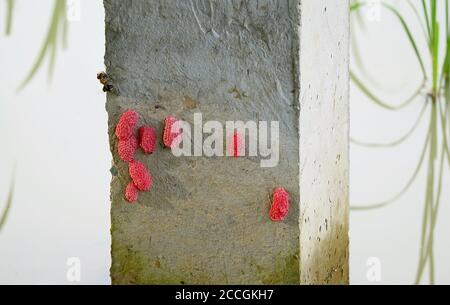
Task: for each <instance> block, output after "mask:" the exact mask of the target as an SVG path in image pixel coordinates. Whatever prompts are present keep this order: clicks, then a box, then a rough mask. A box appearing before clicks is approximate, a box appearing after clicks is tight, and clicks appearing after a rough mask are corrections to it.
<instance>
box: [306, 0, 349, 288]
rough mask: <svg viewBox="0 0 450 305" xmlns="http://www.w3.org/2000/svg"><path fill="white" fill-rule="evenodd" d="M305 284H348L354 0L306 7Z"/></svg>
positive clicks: (329, 0) (321, 0) (331, 0)
mask: <svg viewBox="0 0 450 305" xmlns="http://www.w3.org/2000/svg"><path fill="white" fill-rule="evenodd" d="M301 11H302V18H301V27H300V37H301V40H300V45H301V48H300V67H301V69H300V88H301V90H300V108H301V111H300V118H299V122H300V123H299V126H300V198H301V199H300V211H301V212H300V262H301V263H300V274H301V277H300V281H301V283H310V284H322V283H327V284H343V283H348V281H349V273H348V258H349V256H348V167H349V162H348V157H349V155H348V142H349V141H348V129H349V112H348V98H349V95H348V92H349V88H348V86H349V74H348V64H349V63H348V58H349V52H348V48H349V8H348V2H347V1H341V0H314V1H312V0H310V1H302V9H301Z"/></svg>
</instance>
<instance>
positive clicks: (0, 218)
mask: <svg viewBox="0 0 450 305" xmlns="http://www.w3.org/2000/svg"><path fill="white" fill-rule="evenodd" d="M14 187H15V177H14V176H13V179H12V182H11V187H10V189H9V192H8V197H7V199H6V204H5V208H4V210H3V212H2V214H0V232H1V231H2V229H3V227H4V226H5V224H6V220H7V218H8V215H9V211H10V210H11V206H12V203H13V197H14Z"/></svg>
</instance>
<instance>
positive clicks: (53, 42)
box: [18, 0, 67, 91]
mask: <svg viewBox="0 0 450 305" xmlns="http://www.w3.org/2000/svg"><path fill="white" fill-rule="evenodd" d="M65 8H66V1H65V0H55V4H54V9H53V15H52V19H51V22H50V26H49V29H48V31H47V36H46V38H45V40H44V43H43V45H42V47H41V50H40V52H39V55H38V57H37V59H36V61H35V63H34V65H33V67H32V68H31V71H30V72H29V73H28V75H27V77H26V78H25V79H24V81H23V82H22V84H21V85H20V86H19V88H18V90H19V91H20V90H22V89H23V88H25V86H26V85H27V84H28V83H29V82H30V81H31V80H32V79H33V77H34V76H35V75H36V73H37V72H38V70H39V69H40V67H41V66H42V64H43V62H44V59H45V58H46V56H47V55H49V56H50V62H49V77H50V78H51V76H52V73H53V70H54V63H55V57H56V49H57V46H58V33H59V31H60V27H61V26H62V27H63V29H62V35H61V38H62V41H63V44H64V41H65V39H66V33H65V31H67V28H66V27H67V24H66V23H65V19H66V15H65Z"/></svg>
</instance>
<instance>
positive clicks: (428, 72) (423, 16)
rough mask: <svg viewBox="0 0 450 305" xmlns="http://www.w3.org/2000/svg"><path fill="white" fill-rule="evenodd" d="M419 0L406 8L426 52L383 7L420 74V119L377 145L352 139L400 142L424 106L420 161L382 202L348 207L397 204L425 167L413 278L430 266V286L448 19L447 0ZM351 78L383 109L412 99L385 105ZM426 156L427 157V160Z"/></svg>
mask: <svg viewBox="0 0 450 305" xmlns="http://www.w3.org/2000/svg"><path fill="white" fill-rule="evenodd" d="M417 2H419V0H416V2H415V3H413V2H412V1H410V0H408V4H409V8H410V9H412V11H413V13H414V16H415V18H418V19H419V23H420V25H421V28H422V29H421V33H420V34H421V35H423V37H424V38H425V40H426V42H427V47H426V49H427V50H428V52H427V54H421V53H420V51H419V50H420V49H419V48H418V46H417V44H416V41H417V39H416V38H417V37H416V34H415V33H414V34H413V32H411V31H410V27H409V25H408V24H407V22H406V19H405V18H404V17H403V15H402V13H401V12H400V11H399V10H397V9H396V8H395V7H394V6H392V5H390V4H388V3H386V2H382V6H383V7H384V8H385V9H386V10H387V11H390V12H391V13H393V14H394V15H395V16H396V17H397V19H398V21H399V24H400V26H401V28H402V29H403V31H404V33H405V35H406V37H407V38H408V42H409V45H410V47H411V49H412V51H413V52H414V54H415V55H416V59H417V63H418V65H419V68H420V73H421V74H422V75H423V79H424V83H423V86H422V87H421V88H419V89H418V90H416V91H414V92H413V94H412V98H411V99H412V100H416V99H418V98H421V99H422V100H423V103H424V104H423V107H422V110H421V112H420V114H419V116H418V119H417V120H416V121H415V122H414V124H413V127H412V128H411V129H410V130H409V131H408V133H406V134H405V135H404V136H402V137H401V138H399V139H398V140H396V141H394V142H391V143H387V144H377V143H367V142H362V141H353V143H354V144H358V145H363V146H368V147H376V148H381V147H393V146H396V145H399V144H401V143H403V142H404V141H405V140H406V139H407V138H409V137H410V136H411V135H412V134H414V131H415V130H416V129H417V127H418V126H419V125H420V123H421V122H422V117H423V113H424V111H425V109H429V112H430V119H429V122H428V133H427V136H426V139H425V144H424V146H423V148H422V151H421V154H420V158H419V161H418V163H417V165H416V167H415V170H414V172H413V175H412V177H411V178H410V179H409V180H408V181H407V183H406V185H405V187H403V188H402V189H401V191H400V192H399V193H398V194H397V195H396V196H394V197H393V198H392V199H390V200H387V201H383V202H380V203H375V204H371V205H357V206H353V207H352V209H353V210H359V211H361V210H371V209H376V208H381V207H385V206H387V205H389V204H391V203H393V202H395V201H396V200H397V199H399V198H400V196H402V195H403V194H404V193H405V192H406V191H407V190H408V189H409V188H410V186H411V185H412V183H413V182H414V181H415V179H416V178H417V176H418V173H419V172H420V170H421V168H422V167H423V166H426V168H427V178H426V187H425V198H424V208H423V218H422V228H421V237H420V251H419V262H418V267H417V273H416V279H415V282H416V283H420V282H421V281H422V280H423V276H424V273H425V270H428V281H429V282H430V283H431V284H433V283H434V282H435V261H434V239H435V227H436V223H437V219H438V211H439V206H440V203H441V194H442V186H443V185H444V181H443V179H444V171H445V170H446V169H447V170H448V169H449V168H450V148H449V147H450V122H449V119H450V107H449V105H450V23H449V22H450V21H449V4H448V0H446V1H445V2H439V1H436V0H429V1H425V0H421V1H420V3H417ZM365 5H366V3H365V2H359V1H354V2H353V3H352V5H351V10H352V11H354V10H359V9H361V8H363V7H364V6H365ZM420 10H421V13H420ZM438 12H439V13H441V12H443V14H442V16H441V15H440V14H438ZM442 20H443V21H442ZM442 22H443V23H444V24H445V28H444V27H443V26H441V24H442ZM441 29H444V32H443V33H444V35H443V33H442V31H441ZM442 36H445V39H444V40H443V39H442ZM442 41H444V45H442ZM443 49H445V53H444V60H443V61H442V62H441V61H440V51H441V50H443ZM424 56H429V57H430V66H429V67H426V66H425V65H424V61H423V58H424ZM351 80H352V81H353V83H354V84H355V85H356V87H357V88H359V89H360V90H361V92H363V93H364V94H365V95H366V96H367V97H368V98H369V100H371V101H372V102H374V103H375V104H376V105H378V106H380V107H382V108H384V109H388V110H400V109H402V108H404V107H405V106H407V105H409V104H410V103H411V99H408V100H407V101H406V102H403V103H400V104H399V105H398V106H392V104H389V103H385V102H383V101H381V100H380V99H379V98H377V96H376V95H375V94H374V93H373V92H372V91H371V90H370V89H369V86H368V85H367V84H365V83H364V82H363V81H361V80H360V79H358V78H357V77H356V76H355V74H354V73H353V72H352V74H351ZM424 89H425V90H424ZM426 156H428V158H427V159H426V158H425V157H426ZM425 160H427V161H426V162H425ZM425 164H426V165H425ZM445 164H447V165H448V167H446V166H445ZM427 268H428V269H427Z"/></svg>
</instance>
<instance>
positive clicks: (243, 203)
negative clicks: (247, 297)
mask: <svg viewBox="0 0 450 305" xmlns="http://www.w3.org/2000/svg"><path fill="white" fill-rule="evenodd" d="M316 3H318V4H317V5H316ZM325 3H330V4H332V6H330V9H329V10H328V15H327V14H326V13H324V11H323V7H322V5H323V4H325ZM104 4H105V10H106V55H105V64H106V67H107V73H108V74H109V76H110V78H111V80H112V82H113V84H114V86H115V88H116V89H117V91H116V92H117V94H113V93H110V94H108V99H107V111H108V114H109V134H110V143H111V151H112V153H113V162H114V164H113V166H114V168H115V169H116V170H117V175H115V176H113V179H112V184H111V201H112V207H111V217H112V228H111V234H112V249H111V254H112V266H111V278H112V282H113V283H114V284H130V283H149V284H165V283H173V284H180V283H187V284H197V283H200V284H205V283H214V284H221V283H229V284H239V283H243V284H249V283H252V284H258V283H264V284H279V283H290V284H298V283H300V282H303V283H309V282H340V283H345V282H346V281H347V278H348V271H347V268H348V267H347V261H346V258H347V257H348V256H347V255H346V253H347V252H346V251H347V243H348V242H347V231H346V229H347V218H346V217H347V212H346V211H347V207H346V205H347V198H346V196H347V180H346V179H347V168H346V165H347V164H346V158H347V147H346V136H347V135H346V129H345V128H346V127H347V121H346V120H347V98H348V96H347V87H346V86H347V83H346V81H347V79H346V78H347V67H346V66H345V64H346V60H347V56H348V54H347V53H346V46H347V43H348V41H342V42H341V45H338V44H337V39H338V38H337V37H328V36H326V37H321V36H322V35H324V34H323V33H322V32H321V30H320V29H319V28H314V27H313V28H311V27H309V28H310V30H311V33H309V34H307V35H306V34H305V38H302V39H300V37H299V33H300V31H299V24H300V16H302V18H305V14H311V15H310V16H308V18H312V19H314V18H318V19H319V20H315V21H314V23H313V22H312V23H311V25H312V24H318V25H320V24H325V26H326V30H327V31H329V34H327V35H337V36H339V37H341V36H342V39H344V38H346V35H347V31H348V23H347V22H348V20H347V15H345V14H343V12H344V10H346V9H348V3H347V1H341V0H329V1H316V0H314V1H313V0H305V1H302V3H301V5H300V3H299V1H296V0H290V1H288V0H280V1H262V0H260V1H256V0H255V1H240V0H239V1H176V0H170V1H167V0H164V1H162V0H161V1H156V0H155V1H132V0H126V1H124V0H120V1H119V0H105V1H104ZM303 6H304V8H303ZM331 8H336V10H337V11H336V13H335V12H333V9H331ZM300 11H302V14H301V15H300ZM339 18H341V21H342V22H343V24H342V25H339V26H337V27H336V24H337V23H338V21H339ZM304 22H305V21H303V22H302V24H304ZM330 22H331V24H330ZM303 26H304V29H303V30H302V31H301V32H302V33H303V32H305V31H306V29H307V27H306V26H305V25H303ZM329 27H335V28H334V29H330V28H329ZM327 33H328V32H327ZM306 37H308V38H306ZM328 39H329V41H330V42H329V41H328ZM347 39H348V37H347ZM300 41H301V42H302V44H304V46H305V47H302V48H301V49H300V47H299V45H300V43H299V42H300ZM333 41H334V42H336V44H332V43H331V42H333ZM307 45H309V47H308V48H307V47H306V46H307ZM325 48H330V49H329V50H328V51H326V50H324V49H325ZM314 50H323V52H322V51H320V52H317V54H315V53H314ZM300 51H301V52H300ZM302 52H304V53H308V52H310V53H311V54H309V55H305V56H310V55H311V56H312V57H311V61H317V60H321V59H322V56H323V54H325V53H327V54H328V56H330V55H331V54H333V56H335V57H334V58H333V59H332V60H331V61H329V57H327V58H326V60H328V61H327V63H326V64H329V65H332V66H333V67H325V66H324V65H323V64H321V65H318V67H314V68H307V69H310V70H309V74H310V76H311V77H312V79H311V81H312V83H311V88H308V87H304V83H306V82H308V80H307V77H308V76H307V75H308V74H306V72H305V74H302V73H303V70H304V68H302V67H301V64H300V66H299V63H300V62H305V66H309V65H310V64H311V63H310V62H308V58H306V57H304V58H302V56H303V55H301V54H302ZM299 54H300V58H299ZM333 60H334V61H333ZM299 67H300V68H299ZM299 69H300V70H301V73H299ZM315 71H316V72H317V73H318V75H314V72H315ZM327 72H328V73H335V74H329V75H325V74H326V73H327ZM339 73H341V74H340V77H338V74H339ZM321 77H323V78H322V79H320V78H321ZM319 80H321V82H319ZM299 85H302V88H303V89H301V90H300V92H299ZM302 90H304V91H302ZM315 94H319V96H320V99H318V100H311V101H310V100H309V96H314V95H315ZM339 95H341V96H342V98H339ZM300 97H301V99H302V100H301V101H302V102H301V106H302V112H303V114H300V118H301V119H300V126H301V127H300V134H301V135H302V137H301V140H300V141H301V142H300V143H299V106H300ZM333 98H334V99H333ZM332 105H335V106H332ZM128 108H133V109H135V110H137V111H138V112H139V113H140V114H141V117H142V123H147V124H150V125H153V126H154V127H156V128H157V129H158V132H159V134H161V128H162V121H163V119H164V118H165V117H166V116H168V115H175V116H177V117H179V118H182V119H184V120H186V121H188V122H191V123H192V120H193V114H194V113H202V114H203V119H204V120H205V121H206V120H217V121H221V122H223V123H224V122H225V121H228V120H231V121H235V120H242V121H248V120H256V121H258V120H267V121H273V120H277V121H280V163H279V165H278V166H277V167H275V168H261V167H260V163H259V160H257V158H239V159H234V158H226V157H216V158H206V157H181V158H176V157H174V156H173V155H172V154H171V152H170V151H168V150H164V149H163V148H162V146H161V144H160V145H159V147H158V149H157V151H156V153H155V154H153V155H152V156H144V155H142V154H141V153H139V154H138V156H137V159H139V160H141V161H143V162H144V163H146V164H147V166H148V167H149V169H150V171H151V173H152V175H153V178H154V187H153V189H152V190H151V192H148V193H141V196H140V199H139V202H138V203H137V204H135V205H130V204H128V203H126V201H125V200H124V198H123V192H124V188H125V185H126V184H127V183H128V182H129V176H128V172H127V165H126V164H125V163H124V162H121V161H120V159H119V158H118V156H117V153H116V145H117V143H116V139H115V137H114V127H115V124H116V123H117V121H118V117H119V116H120V114H121V113H122V112H123V111H124V110H125V109H128ZM308 109H309V110H308ZM333 110H334V111H335V112H332V111H333ZM319 111H327V113H322V116H321V117H318V116H317V115H318V112H319ZM308 113H310V114H311V118H309V117H308V118H305V117H307V116H308V115H309V114H308ZM313 116H314V117H313ZM325 117H326V118H327V119H329V121H326V122H323V121H324V120H325ZM307 122H309V123H307ZM309 124H310V125H309ZM306 125H307V126H306ZM301 128H304V130H301ZM330 128H334V129H333V130H331V129H330ZM334 141H338V143H336V145H335V144H334ZM299 144H300V149H299ZM302 144H304V145H305V146H304V148H303V147H302ZM322 148H323V149H327V150H328V153H327V152H326V151H324V150H322ZM303 151H304V154H303ZM338 154H340V155H341V157H340V161H341V162H338V164H335V163H334V161H335V160H334V159H333V163H332V164H331V163H330V162H329V161H330V158H331V155H333V158H336V157H337V155H338ZM299 156H300V159H299ZM321 157H323V159H322V158H321ZM299 164H300V167H299ZM300 170H301V171H302V174H303V175H304V176H302V177H299V172H300ZM113 172H114V171H113ZM328 180H329V181H330V186H329V187H328V188H327V187H326V186H327V185H328V183H327V182H326V181H328ZM339 180H340V181H341V184H340V185H339V182H338V181H339ZM299 185H300V190H301V194H302V196H305V198H306V199H307V203H306V205H305V211H304V212H302V213H300V210H299V202H300V199H299V198H300V196H299V193H300V191H299ZM277 186H284V187H285V188H286V189H287V190H288V191H289V193H290V195H291V211H290V213H289V216H288V218H287V219H286V221H285V222H283V223H273V222H271V221H270V219H269V217H268V209H269V204H270V194H271V192H272V190H273V189H274V188H275V187H277ZM339 186H341V188H339ZM328 198H331V199H330V200H332V202H331V203H328ZM327 203H328V205H327ZM303 205H304V203H303V202H302V206H303ZM315 205H317V209H316V212H314V213H313V209H314V206H315ZM327 213H330V214H329V215H330V216H332V217H330V218H329V219H327V222H328V227H327V229H325V227H323V229H322V230H323V231H322V233H319V231H318V230H319V228H318V227H319V223H320V222H323V221H324V217H325V216H326V215H328V214H327ZM299 215H301V217H302V218H301V219H300V223H301V225H300V228H299ZM314 215H316V216H317V219H311V218H312V217H314ZM307 217H309V219H308V221H306V222H305V223H304V219H306V218H307ZM341 225H342V227H340V226H341ZM324 226H325V225H324ZM339 228H341V229H339ZM300 229H301V230H305V232H302V233H301V232H300ZM316 229H317V232H316ZM325 231H327V232H328V233H324V232H325ZM306 232H308V233H306ZM305 234H307V235H308V236H309V235H310V236H311V238H312V240H311V241H310V240H308V238H307V237H306V235H305ZM319 236H320V237H324V238H323V241H321V242H319V241H316V240H315V239H316V237H319ZM299 237H300V238H299ZM336 237H337V239H336V240H330V241H326V239H332V238H336ZM327 245H329V248H326V247H327ZM304 249H305V252H303V251H304ZM317 251H322V252H317ZM334 251H336V252H334ZM344 253H345V257H344V256H342V255H343V254H344ZM341 254H342V255H341ZM311 255H312V257H311ZM315 257H317V259H316V258H315ZM303 262H304V264H305V265H304V266H306V267H304V266H303ZM305 268H306V269H305ZM309 268H311V269H310V270H309ZM334 268H338V269H339V272H334V271H333V270H334ZM340 270H343V272H341V271H340ZM316 271H317V272H318V275H317V276H316V275H312V273H311V275H310V276H308V274H306V273H309V272H316ZM323 274H326V275H328V274H331V275H330V277H325V276H323Z"/></svg>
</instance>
